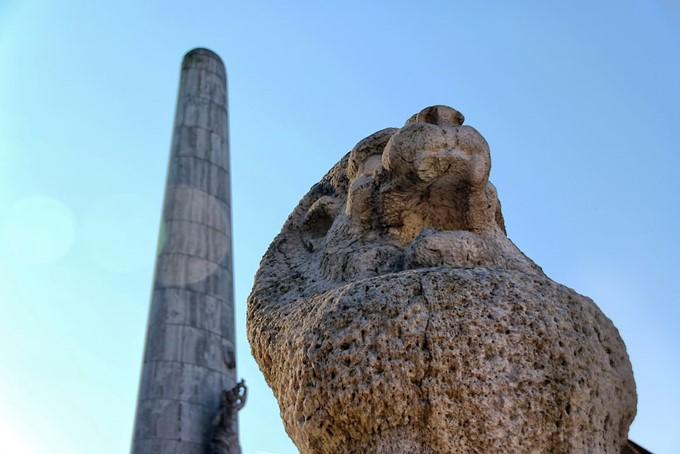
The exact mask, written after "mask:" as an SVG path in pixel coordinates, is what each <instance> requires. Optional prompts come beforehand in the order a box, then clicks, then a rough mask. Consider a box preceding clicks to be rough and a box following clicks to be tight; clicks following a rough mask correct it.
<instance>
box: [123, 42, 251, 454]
mask: <svg viewBox="0 0 680 454" xmlns="http://www.w3.org/2000/svg"><path fill="white" fill-rule="evenodd" d="M230 201H231V194H230V177H229V133H228V115H227V84H226V71H225V68H224V64H223V63H222V61H221V59H220V58H219V57H218V56H217V55H216V54H215V53H213V52H211V51H209V50H207V49H194V50H192V51H190V52H189V53H187V54H186V55H185V57H184V60H183V62H182V70H181V80H180V87H179V96H178V98H177V112H176V114H175V125H174V131H173V138H172V147H171V153H170V163H169V166H168V176H167V182H166V189H165V202H164V207H163V216H162V221H161V230H160V238H159V245H158V255H157V258H156V271H155V277H154V285H153V293H152V297H151V309H150V313H149V321H148V328H147V335H146V346H145V353H144V360H143V365H142V376H141V382H140V388H139V400H138V404H137V414H136V418H135V429H134V435H133V442H132V453H133V454H159V453H173V454H189V453H191V454H207V453H208V452H209V449H208V445H209V440H210V432H211V427H212V422H213V420H214V418H215V415H216V414H217V413H218V410H219V408H220V402H221V393H222V391H223V390H229V389H232V388H233V387H234V385H235V383H236V358H235V349H234V345H235V342H234V341H235V340H234V305H233V274H232V242H231V202H230ZM234 419H235V418H234ZM231 426H232V427H231V428H232V429H233V434H234V435H236V430H237V428H236V422H235V421H232V422H231ZM230 432H231V431H230ZM233 438H234V440H235V441H234V443H235V444H236V446H234V450H233V451H238V441H237V437H236V436H234V437H233Z"/></svg>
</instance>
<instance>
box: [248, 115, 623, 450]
mask: <svg viewBox="0 0 680 454" xmlns="http://www.w3.org/2000/svg"><path fill="white" fill-rule="evenodd" d="M490 166H491V164H490V154H489V147H488V145H487V143H486V141H485V140H484V138H483V137H482V136H481V135H480V134H479V133H478V132H477V131H476V130H475V129H473V128H471V127H469V126H464V125H463V116H462V115H461V114H460V113H459V112H457V111H455V110H454V109H451V108H448V107H444V106H434V107H430V108H427V109H424V110H423V111H421V112H420V113H418V114H416V115H414V116H413V117H411V118H410V119H409V120H408V121H407V123H406V125H405V126H404V127H403V128H401V129H385V130H382V131H379V132H377V133H375V134H373V135H372V136H370V137H368V138H366V139H364V140H362V141H361V142H359V143H358V144H357V145H356V147H355V148H354V149H353V150H352V151H351V152H350V153H348V155H347V156H345V157H344V158H343V159H342V160H341V161H340V162H339V163H338V164H337V165H335V166H334V167H333V169H331V171H330V172H329V173H328V174H327V175H326V176H325V177H324V178H323V179H322V180H321V181H320V182H319V183H318V184H317V185H315V186H314V187H313V188H312V189H311V190H310V192H309V193H308V194H307V195H306V196H305V197H304V198H303V199H302V201H301V202H300V204H299V205H298V206H297V207H296V208H295V210H294V211H293V213H292V214H291V215H290V217H289V219H288V221H287V222H286V224H285V225H284V227H283V230H282V232H281V233H280V234H279V235H278V236H277V237H276V239H275V240H274V242H273V243H272V245H271V246H270V248H269V250H268V251H267V253H266V255H265V256H264V258H263V261H262V264H261V267H260V270H259V272H258V274H257V276H256V279H255V285H254V288H253V291H252V293H251V295H250V298H249V301H248V336H249V340H250V343H251V347H252V351H253V354H254V356H255V358H256V360H257V362H258V363H259V365H260V368H261V369H262V371H263V372H264V375H265V377H266V379H267V381H268V383H269V385H270V386H271V387H272V389H273V391H274V394H275V395H276V397H277V399H278V401H279V406H280V409H281V415H282V417H283V420H284V423H285V426H286V430H287V431H288V433H289V434H290V436H291V437H292V438H293V440H294V442H295V443H296V445H297V446H298V448H299V449H300V452H302V453H342V452H356V453H366V452H382V453H390V452H437V453H443V452H480V453H481V452H483V453H487V452H554V453H567V452H569V453H584V452H609V453H615V452H619V451H620V449H621V447H622V446H623V445H624V444H625V442H626V438H627V433H628V427H629V425H630V423H631V421H632V420H633V417H634V415H635V407H636V393H635V385H634V382H633V375H632V370H631V366H630V362H629V360H628V356H627V354H626V350H625V346H624V344H623V342H622V340H621V338H620V336H619V334H618V332H617V330H616V328H615V327H614V326H613V324H612V323H611V321H610V320H609V319H607V318H606V317H605V316H604V315H603V314H602V312H601V311H600V310H599V309H598V308H597V306H596V305H595V304H594V303H593V302H592V301H591V300H590V299H588V298H586V297H583V296H581V295H579V294H577V293H576V292H574V291H573V290H571V289H569V288H566V287H564V286H562V285H560V284H557V283H555V282H553V281H552V280H550V279H549V278H548V277H546V276H545V275H544V274H543V272H542V270H541V269H540V268H539V267H538V266H537V265H535V264H534V263H533V262H532V261H531V260H530V259H528V258H527V257H526V256H524V254H522V253H521V252H520V250H519V249H517V247H515V245H514V244H513V243H512V242H511V241H510V240H509V239H508V238H507V236H506V234H505V226H504V223H503V216H502V214H501V209H500V203H499V201H498V198H497V196H496V191H495V189H494V187H493V185H491V183H490V182H489V181H488V177H489V171H490Z"/></svg>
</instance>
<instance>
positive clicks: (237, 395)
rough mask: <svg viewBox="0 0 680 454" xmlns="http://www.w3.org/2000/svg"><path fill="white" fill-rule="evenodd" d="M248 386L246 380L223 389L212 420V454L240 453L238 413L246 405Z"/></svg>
mask: <svg viewBox="0 0 680 454" xmlns="http://www.w3.org/2000/svg"><path fill="white" fill-rule="evenodd" d="M247 398H248V388H246V383H245V381H244V380H241V381H240V382H238V383H236V386H234V387H233V388H231V389H230V390H226V389H225V390H224V391H222V395H221V396H220V408H219V410H218V411H217V414H216V415H215V417H214V418H213V421H212V434H211V437H210V450H209V452H210V454H240V453H241V448H240V447H239V443H238V433H237V432H236V429H235V427H236V414H237V413H238V412H239V411H241V409H242V408H243V407H244V406H245V405H246V399H247Z"/></svg>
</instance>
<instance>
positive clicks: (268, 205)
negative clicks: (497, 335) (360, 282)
mask: <svg viewBox="0 0 680 454" xmlns="http://www.w3.org/2000/svg"><path fill="white" fill-rule="evenodd" d="M331 3H333V4H334V5H331ZM482 3H483V6H482ZM511 3H512V5H511ZM196 46H206V47H209V48H211V49H213V50H215V51H216V52H218V53H219V54H220V55H221V56H222V57H223V59H224V61H225V62H226V64H227V69H228V73H229V84H230V86H229V94H230V116H231V133H232V137H231V149H232V168H233V175H232V180H233V181H232V186H233V197H234V201H233V203H234V235H235V265H236V283H237V287H236V298H237V306H236V307H237V323H238V342H239V345H238V353H239V358H238V367H239V373H240V375H242V376H243V377H244V378H245V379H246V381H247V382H248V384H249V386H250V391H251V393H250V400H249V402H248V405H247V407H246V408H245V409H244V411H243V412H242V413H241V438H242V445H243V447H244V452H245V454H269V453H275V454H290V453H294V452H296V451H295V448H294V446H293V445H292V444H291V443H290V441H288V439H287V437H286V435H285V432H284V430H283V426H282V424H281V422H280V420H279V416H278V408H277V406H276V403H275V401H274V400H273V398H272V396H271V392H270V391H269V389H268V388H267V387H266V385H265V383H264V381H263V379H262V378H261V375H260V373H259V371H258V369H257V366H256V365H255V364H254V362H253V360H252V359H251V357H250V353H249V347H248V345H247V341H246V337H245V317H244V316H245V303H244V302H245V299H246V297H247V295H248V292H249V291H250V286H251V284H252V279H253V275H254V273H255V270H256V268H257V265H258V262H259V259H260V257H261V256H262V254H263V253H264V251H265V248H266V247H267V246H268V244H269V242H270V241H271V239H272V238H273V237H274V235H275V234H276V233H278V231H279V229H280V228H281V225H282V223H283V221H284V219H285V218H286V216H287V215H288V213H289V212H290V211H291V209H292V208H293V207H294V206H295V204H296V203H297V201H298V200H299V198H300V197H301V196H302V195H303V194H304V193H305V192H306V191H307V189H308V188H309V187H310V186H311V185H312V184H313V183H315V182H316V181H318V179H319V178H320V177H321V176H322V175H323V174H324V173H325V172H326V170H327V169H328V168H329V167H330V166H331V165H332V164H333V163H335V162H336V161H337V160H338V159H339V158H340V157H341V156H342V155H343V154H344V153H345V152H346V151H347V150H349V149H350V148H351V147H352V146H353V145H354V144H355V143H356V142H357V141H358V140H359V139H361V138H363V137H365V136H366V135H368V134H369V133H371V132H374V131H376V130H378V129H381V128H384V127H387V126H399V125H401V124H402V123H403V122H404V121H405V120H406V118H407V117H408V116H409V115H410V114H412V113H414V112H416V111H418V110H419V109H421V108H422V107H425V106H427V105H430V104H448V105H451V106H453V107H455V108H457V109H459V110H461V111H462V112H463V113H464V114H465V116H466V118H467V122H468V123H469V124H471V125H473V126H474V127H476V128H477V129H478V130H479V131H480V132H481V133H482V134H483V135H484V136H485V137H486V138H487V140H488V142H489V143H490V144H491V149H492V158H493V170H492V177H491V178H492V181H493V182H494V183H495V184H496V186H497V188H498V191H499V195H500V198H501V202H502V203H503V209H504V214H505V219H506V223H507V226H508V231H509V235H510V237H511V238H512V239H513V240H514V241H515V243H516V244H518V245H519V247H520V248H521V249H522V250H524V251H525V252H526V253H527V254H528V255H529V256H531V257H532V258H533V259H535V260H536V261H537V262H538V263H539V264H540V265H542V266H543V268H544V270H545V271H546V272H547V274H548V275H549V276H551V277H552V278H553V279H555V280H557V281H559V282H562V283H564V284H566V285H568V286H570V287H573V288H575V289H576V290H578V291H579V292H581V293H583V294H585V295H588V296H591V297H592V298H594V299H595V301H596V302H597V303H598V304H599V306H600V307H601V308H602V309H603V311H604V312H605V313H606V314H607V315H608V316H609V317H610V318H611V319H612V320H613V321H614V323H615V324H616V325H617V326H618V328H619V330H620V332H621V335H622V336H623V338H624V340H625V342H626V344H627V346H628V351H629V354H630V357H631V360H632V362H633V367H634V371H635V378H636V381H637V386H638V393H639V407H638V416H637V419H636V421H635V423H634V424H633V427H632V429H631V437H632V438H633V439H635V440H637V441H639V442H640V443H641V444H643V445H644V446H646V447H648V448H649V449H651V450H653V451H654V452H656V453H673V452H678V450H679V449H680V386H678V384H679V383H680V361H678V360H679V359H680V357H679V353H680V329H679V328H678V325H679V324H680V320H679V319H680V317H679V316H680V307H679V306H678V295H680V277H679V275H680V265H679V263H680V248H679V247H678V233H679V232H680V213H679V209H678V202H679V197H680V183H679V181H680V179H679V177H678V172H679V169H680V158H679V154H680V149H679V148H680V147H678V145H680V139H679V138H678V132H679V130H680V126H678V125H680V108H679V107H678V106H680V59H679V58H678V50H679V49H680V6H679V4H678V3H677V1H676V0H666V1H658V0H648V1H633V0H617V1H599V2H592V1H573V2H544V1H517V2H507V1H505V0H498V1H486V2H453V1H441V2H435V1H431V2H413V1H408V2H406V1H404V2H401V1H393V2H387V1H384V2H377V1H376V2H366V1H348V2H311V1H310V2H302V1H301V2H273V1H272V2H255V1H248V2H231V1H212V2H209V1H195V2H180V1H167V0H165V1H138V0H126V1H116V2H95V1H91V0H71V1H61V2H56V1H39V0H0V207H2V214H0V314H2V315H1V316H0V364H1V367H2V369H1V370H2V373H0V450H1V451H3V452H12V453H18V454H27V453H28V454H42V453H68V454H80V453H82V454H86V453H93V452H97V453H101V454H119V453H124V452H127V450H128V449H129V443H130V435H131V430H132V422H133V415H134V407H135V399H136V394H137V382H138V378H139V371H140V365H141V355H142V348H143V339H144V330H145V323H146V316H147V310H148V304H149V301H148V300H149V292H150V286H151V277H152V269H153V260H154V252H155V245H156V235H157V232H158V224H159V219H160V207H161V200H162V193H163V185H164V178H165V170H166V164H167V157H168V152H169V145H170V134H171V127H172V120H173V114H174V107H175V96H176V90H177V84H178V76H179V63H180V59H181V58H182V55H183V54H184V52H185V51H187V50H189V49H190V48H192V47H196Z"/></svg>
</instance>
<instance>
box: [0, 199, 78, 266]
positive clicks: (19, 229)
mask: <svg viewBox="0 0 680 454" xmlns="http://www.w3.org/2000/svg"><path fill="white" fill-rule="evenodd" d="M2 219H3V220H2V221H0V223H1V224H0V245H2V246H3V248H4V249H6V250H8V251H9V252H10V254H11V257H12V259H14V260H17V261H19V262H21V263H25V264H45V263H50V262H54V261H57V260H59V259H61V258H62V257H64V256H65V255H66V254H67V253H68V252H69V250H70V249H71V246H72V245H73V240H74V235H75V220H74V218H73V214H72V213H71V210H70V209H69V207H67V206H66V205H65V204H63V203H62V202H60V201H58V200H55V199H52V198H49V197H42V196H34V197H28V198H24V199H21V200H19V201H17V202H15V203H14V204H13V205H12V206H10V207H9V209H8V210H7V212H6V213H5V215H4V216H2Z"/></svg>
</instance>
